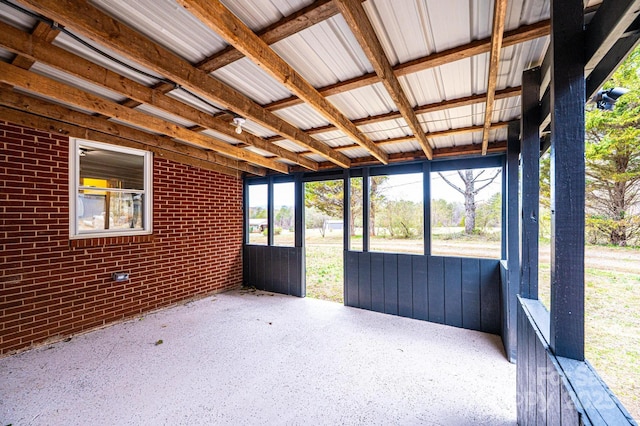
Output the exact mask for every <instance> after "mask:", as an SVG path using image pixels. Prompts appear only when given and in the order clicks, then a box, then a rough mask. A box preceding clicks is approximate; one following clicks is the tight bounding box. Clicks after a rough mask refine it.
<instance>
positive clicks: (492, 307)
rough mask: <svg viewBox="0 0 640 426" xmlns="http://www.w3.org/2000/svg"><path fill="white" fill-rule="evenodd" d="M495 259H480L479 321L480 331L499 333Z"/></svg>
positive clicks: (498, 272) (498, 281)
mask: <svg viewBox="0 0 640 426" xmlns="http://www.w3.org/2000/svg"><path fill="white" fill-rule="evenodd" d="M498 263H499V262H498V261H497V260H481V261H480V304H481V308H480V321H481V325H482V331H484V332H486V333H493V334H499V333H500V270H499V269H500V268H499V267H498Z"/></svg>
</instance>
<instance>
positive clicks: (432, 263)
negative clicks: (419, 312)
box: [428, 256, 444, 324]
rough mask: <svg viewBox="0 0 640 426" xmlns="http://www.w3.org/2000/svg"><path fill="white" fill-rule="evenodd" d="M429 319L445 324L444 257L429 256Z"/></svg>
mask: <svg viewBox="0 0 640 426" xmlns="http://www.w3.org/2000/svg"><path fill="white" fill-rule="evenodd" d="M428 274H429V275H428V276H429V288H428V298H429V321H433V322H438V323H441V324H444V258H442V257H440V256H433V257H430V258H429V266H428Z"/></svg>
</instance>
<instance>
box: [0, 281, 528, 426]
mask: <svg viewBox="0 0 640 426" xmlns="http://www.w3.org/2000/svg"><path fill="white" fill-rule="evenodd" d="M160 339H162V344H155V343H156V342H158V341H159V340H160ZM0 376H1V377H2V378H3V379H2V380H1V381H0V394H1V395H3V397H2V398H0V415H1V416H2V419H3V422H4V423H13V424H23V423H29V424H94V425H100V424H165V423H167V424H168V423H172V424H173V423H178V424H183V423H188V424H307V423H308V424H493V425H495V424H515V421H516V395H515V394H516V383H515V381H516V380H515V365H513V364H510V363H509V362H507V361H506V360H505V357H504V354H503V352H502V345H501V342H500V338H499V337H498V336H494V335H488V334H484V333H480V332H475V331H469V330H463V329H457V328H453V327H448V326H443V325H438V324H433V323H428V322H425V321H417V320H411V319H407V318H402V317H396V316H389V315H385V314H378V313H374V312H369V311H365V310H360V309H355V308H348V307H345V306H342V305H339V304H337V303H331V302H325V301H320V300H314V299H300V298H296V297H289V296H281V295H273V294H270V293H263V292H255V293H250V292H249V293H246V292H242V291H234V292H229V293H223V294H219V295H216V296H214V297H208V298H205V299H202V300H200V301H197V302H193V303H188V304H186V305H182V306H179V307H175V308H171V309H167V310H163V311H160V312H157V313H155V314H151V315H148V316H145V317H144V318H141V319H140V320H134V321H130V322H126V323H122V324H118V325H114V326H112V327H109V328H106V329H102V330H99V331H95V332H91V333H88V334H85V335H81V336H76V337H74V338H73V339H72V340H71V341H69V342H58V343H54V344H51V345H49V346H46V347H41V348H39V349H35V350H32V351H28V352H24V353H22V354H19V355H14V356H11V357H5V358H3V359H0Z"/></svg>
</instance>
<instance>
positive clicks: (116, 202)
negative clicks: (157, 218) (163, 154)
mask: <svg viewBox="0 0 640 426" xmlns="http://www.w3.org/2000/svg"><path fill="white" fill-rule="evenodd" d="M69 157H70V162H69V163H70V167H69V173H70V179H69V182H70V209H69V213H70V218H69V219H70V220H69V224H70V237H71V238H88V237H105V236H124V235H140V234H150V233H151V232H152V227H151V204H152V201H151V200H152V199H151V182H152V157H151V153H150V152H147V151H141V150H136V149H131V148H123V147H120V146H114V145H108V144H103V143H98V142H92V141H87V140H82V139H72V140H71V144H70V156H69Z"/></svg>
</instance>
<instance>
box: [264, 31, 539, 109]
mask: <svg viewBox="0 0 640 426" xmlns="http://www.w3.org/2000/svg"><path fill="white" fill-rule="evenodd" d="M550 28H551V26H550V21H549V20H544V21H540V22H537V23H535V24H530V25H525V26H522V27H520V28H517V29H515V30H511V31H507V32H505V33H504V37H503V40H502V46H503V47H508V46H513V45H516V44H520V43H524V42H526V41H531V40H535V39H537V38H540V37H545V36H548V35H549V31H550ZM490 51H491V38H490V37H489V38H485V39H482V40H476V41H472V42H471V43H467V44H464V45H461V46H458V47H453V48H451V49H447V50H443V51H442V52H437V53H433V54H431V55H427V56H424V57H422V58H417V59H414V60H411V61H409V62H405V63H403V64H398V65H396V66H395V67H393V71H394V73H395V74H396V76H398V77H400V76H403V75H408V74H412V73H416V72H418V71H423V70H426V69H429V68H434V67H437V66H441V65H445V64H449V63H451V62H455V61H459V60H461V59H465V58H470V57H472V56H475V55H480V54H482V53H487V52H490ZM379 82H380V80H379V79H378V76H377V75H376V73H368V74H364V75H361V76H358V77H354V78H352V79H349V80H345V81H341V82H339V83H335V84H332V85H329V86H325V87H322V88H319V89H318V92H320V94H321V95H322V96H325V97H327V96H331V95H337V94H340V93H344V92H347V91H350V90H355V89H359V88H361V87H366V86H371V85H372V84H375V83H379ZM301 103H303V101H302V100H301V99H299V98H298V97H296V96H292V97H289V98H286V99H281V100H278V101H275V102H272V103H270V104H267V105H264V108H265V109H267V110H269V111H277V110H279V109H283V108H287V107H290V106H294V105H299V104H301Z"/></svg>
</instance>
